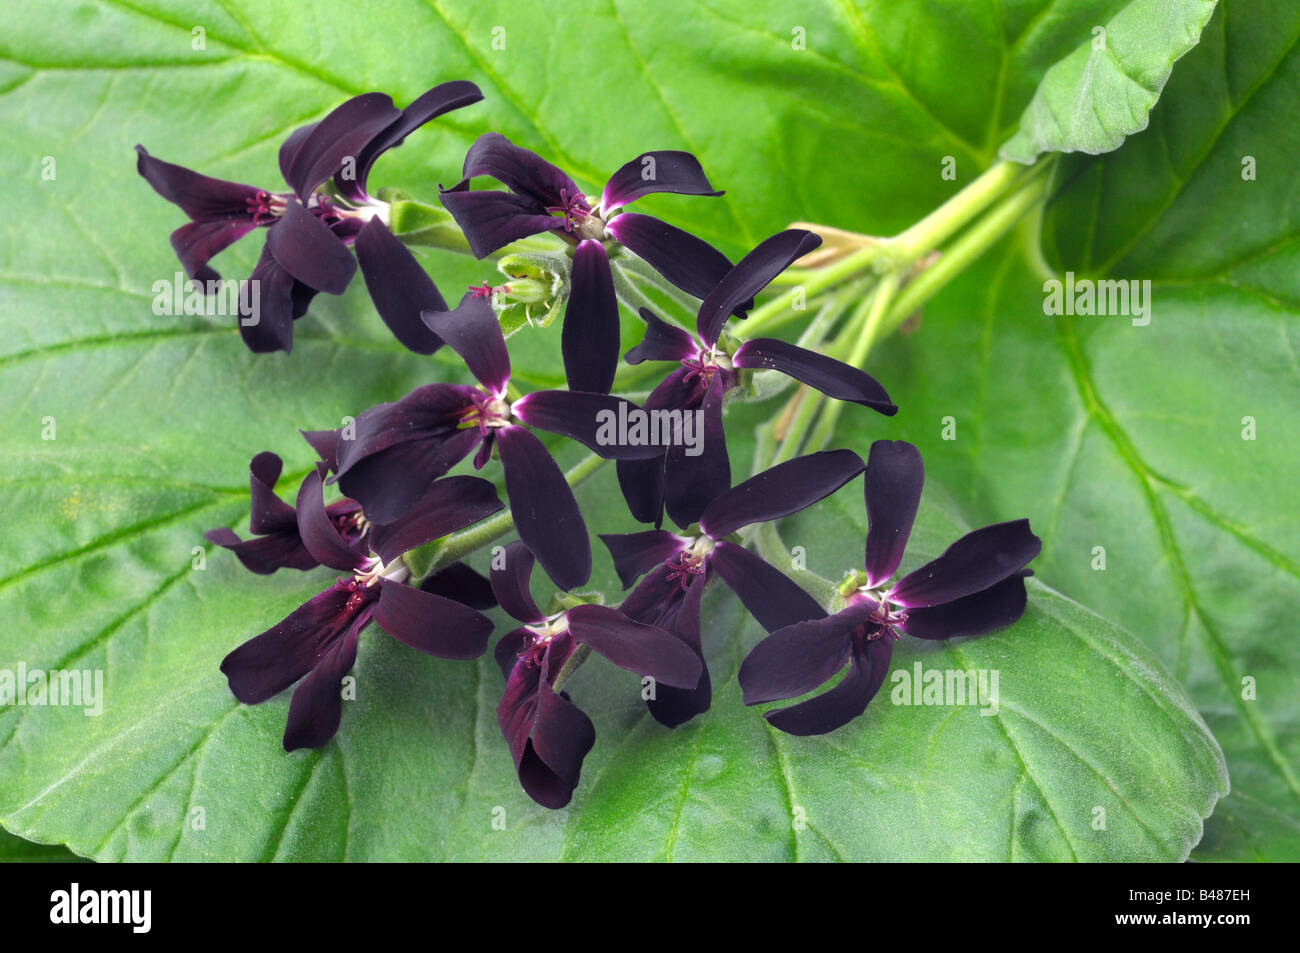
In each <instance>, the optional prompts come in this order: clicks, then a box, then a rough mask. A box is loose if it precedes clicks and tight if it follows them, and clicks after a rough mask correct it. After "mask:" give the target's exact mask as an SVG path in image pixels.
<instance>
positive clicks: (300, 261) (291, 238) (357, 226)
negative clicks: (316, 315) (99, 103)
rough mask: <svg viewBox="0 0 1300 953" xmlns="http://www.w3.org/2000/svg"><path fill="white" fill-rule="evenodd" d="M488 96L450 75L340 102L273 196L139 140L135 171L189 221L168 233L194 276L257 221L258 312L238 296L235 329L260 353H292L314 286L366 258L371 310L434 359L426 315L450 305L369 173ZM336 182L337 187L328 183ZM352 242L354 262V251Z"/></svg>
mask: <svg viewBox="0 0 1300 953" xmlns="http://www.w3.org/2000/svg"><path fill="white" fill-rule="evenodd" d="M482 98H483V95H482V93H480V92H479V89H478V87H477V86H475V85H474V84H473V83H468V82H464V81H455V82H450V83H443V84H442V85H440V86H436V87H434V88H433V89H431V90H429V91H428V92H427V93H425V94H424V95H423V96H421V97H420V98H419V99H417V100H415V101H414V102H413V103H411V105H409V106H407V107H406V108H405V109H398V108H397V107H396V106H394V105H393V101H392V99H391V98H390V97H389V96H387V95H385V94H383V93H365V94H363V95H361V96H356V97H353V98H352V99H349V100H348V101H347V102H345V103H343V104H342V105H341V106H339V107H338V108H337V109H335V110H334V111H333V112H331V113H330V114H329V115H328V116H326V117H325V118H324V119H322V120H321V121H320V122H318V123H314V124H312V125H310V126H304V127H302V128H301V129H298V130H297V131H296V132H294V133H293V134H292V135H291V136H289V138H288V139H286V140H285V141H284V144H283V145H281V146H280V172H281V174H282V175H283V176H284V180H285V181H286V182H287V183H289V186H290V188H291V189H292V191H290V192H285V193H276V192H268V191H267V190H265V189H259V188H256V187H254V186H251V185H241V184H239V183H237V182H227V181H224V180H221V179H214V178H210V177H209V176H206V175H200V174H199V173H197V172H192V171H190V170H189V169H186V168H184V167H182V166H178V165H173V164H172V163H170V162H163V161H162V160H160V159H155V158H154V157H153V156H151V155H149V153H148V152H146V151H145V149H144V147H143V146H136V151H137V152H138V153H139V158H138V160H137V163H136V168H137V170H138V171H139V173H140V175H142V176H143V177H144V178H145V180H146V181H148V183H149V184H150V185H152V186H153V187H154V190H155V191H157V192H158V194H159V195H161V196H162V197H163V198H165V199H167V200H168V201H170V202H174V203H175V204H176V205H179V206H180V207H181V209H182V210H183V211H184V212H185V214H186V215H188V216H189V217H190V219H191V221H190V222H189V223H187V224H185V225H182V226H181V227H180V228H178V229H176V231H174V232H172V236H171V242H172V248H174V249H175V250H176V254H177V256H178V257H179V258H180V260H181V264H182V266H184V268H185V272H186V274H187V275H189V276H190V278H192V279H194V280H196V281H198V282H200V283H206V282H208V281H212V280H216V279H218V278H219V277H220V276H219V275H218V274H217V272H216V271H215V270H214V269H213V268H212V267H211V266H210V265H209V264H208V261H209V260H210V259H211V258H212V257H213V256H215V255H216V254H217V253H218V252H220V251H222V250H223V249H225V248H227V247H228V246H230V245H232V244H233V243H234V242H236V241H238V240H239V239H240V238H243V237H244V236H245V235H247V234H248V233H249V232H251V231H253V230H254V229H256V228H262V227H264V228H266V229H267V233H266V245H265V246H264V247H263V249H262V255H261V258H259V259H258V262H257V265H256V266H255V267H254V268H253V273H252V275H251V276H250V280H252V281H256V282H257V284H256V285H254V286H253V288H254V290H253V292H252V293H253V294H256V295H257V296H258V297H257V307H256V309H255V310H253V309H251V308H249V306H248V304H249V297H248V294H244V295H241V309H242V310H243V311H244V313H243V314H241V320H240V333H241V334H242V335H243V336H244V341H245V343H246V344H247V345H248V347H249V348H250V349H251V350H253V351H258V352H263V351H276V350H281V351H288V350H290V348H291V347H292V346H293V322H294V320H295V319H296V318H300V317H302V316H303V315H304V314H306V313H307V307H308V305H309V304H310V302H311V299H312V298H313V297H315V295H316V293H317V292H320V291H324V292H327V293H329V294H342V293H343V291H344V289H346V288H347V286H348V283H349V282H350V281H351V280H352V276H353V274H355V272H356V269H357V262H360V265H361V272H362V275H363V276H364V277H365V281H366V287H367V288H368V289H369V291H370V294H371V297H372V298H373V299H374V303H375V308H376V309H377V310H378V311H379V314H380V316H381V317H382V318H383V319H384V321H385V323H386V324H387V325H388V326H389V328H390V329H391V330H392V332H393V333H394V334H395V335H396V336H397V338H398V340H400V341H401V342H402V343H403V344H405V345H406V346H407V347H408V348H410V349H411V350H413V351H416V352H417V353H420V354H432V353H433V352H434V351H435V350H437V348H438V347H439V345H440V344H441V342H440V341H439V340H438V339H437V337H436V336H435V335H433V333H432V332H430V331H429V329H428V328H426V327H425V326H424V324H423V323H422V322H421V321H420V312H421V311H422V310H426V309H436V310H443V309H445V308H446V307H447V305H446V302H445V301H444V300H443V298H442V296H441V295H440V294H439V293H438V289H437V287H436V286H435V285H434V283H433V281H432V279H430V278H429V276H428V273H427V272H425V270H424V269H423V268H422V267H421V266H420V264H419V263H418V262H417V261H416V260H415V258H414V257H412V255H411V253H410V251H408V250H407V248H406V246H405V245H403V244H402V243H401V242H400V241H399V240H398V239H397V238H396V237H395V236H394V235H393V233H392V232H391V231H389V229H388V226H387V225H386V224H385V221H384V219H385V217H386V216H387V214H388V205H387V203H385V202H381V201H378V200H376V199H374V198H372V197H371V196H370V194H369V193H368V192H367V191H366V180H367V178H368V176H369V174H370V168H371V166H372V165H373V164H374V161H375V160H376V159H377V158H378V157H379V156H380V155H382V154H383V153H384V152H386V151H387V150H389V149H391V148H393V147H394V146H397V145H400V144H401V143H402V140H403V139H405V137H406V136H407V135H408V134H409V133H411V132H413V131H414V130H415V129H417V128H419V127H420V126H421V125H423V124H424V123H426V122H428V121H429V120H431V119H434V118H436V117H437V116H440V115H442V114H443V113H446V112H448V111H450V110H453V109H459V108H460V107H462V106H468V105H470V104H471V103H475V102H478V101H479V100H480V99H482ZM331 180H332V188H326V186H327V184H328V183H330V182H331ZM353 245H355V246H356V253H357V260H356V261H354V260H353V258H352V255H351V253H350V252H349V251H348V248H349V247H350V246H353Z"/></svg>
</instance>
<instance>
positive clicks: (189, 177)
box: [135, 146, 262, 221]
mask: <svg viewBox="0 0 1300 953" xmlns="http://www.w3.org/2000/svg"><path fill="white" fill-rule="evenodd" d="M135 151H136V152H137V153H138V155H137V157H136V162H135V168H136V171H137V172H139V173H140V175H141V176H142V177H143V178H144V180H145V181H146V182H148V183H149V184H150V185H152V186H153V189H154V191H155V192H157V193H158V194H159V195H161V196H162V197H163V198H165V199H166V200H167V201H169V202H171V203H173V204H175V205H179V206H180V207H181V211H183V212H184V213H185V214H186V215H188V216H189V217H190V218H191V219H194V220H195V221H199V220H202V219H211V218H222V219H224V218H238V219H245V220H250V221H251V219H252V215H251V214H250V213H249V211H248V200H249V199H256V198H257V195H258V193H259V192H261V191H262V190H261V189H258V188H255V187H254V186H251V185H243V184H241V183H239V182H227V181H226V180H225V179H214V178H211V177H209V176H206V175H200V174H199V173H198V172H194V171H191V170H190V169H187V168H185V167H184V166H179V165H173V164H172V163H170V162H163V161H162V160H161V159H155V158H154V157H153V156H151V155H149V153H148V152H147V151H145V148H144V146H136V147H135Z"/></svg>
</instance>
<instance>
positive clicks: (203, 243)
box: [171, 218, 257, 282]
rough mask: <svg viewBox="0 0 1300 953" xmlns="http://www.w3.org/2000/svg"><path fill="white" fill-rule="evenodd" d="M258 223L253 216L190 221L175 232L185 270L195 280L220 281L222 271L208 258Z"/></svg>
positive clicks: (175, 246)
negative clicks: (218, 270) (211, 263)
mask: <svg viewBox="0 0 1300 953" xmlns="http://www.w3.org/2000/svg"><path fill="white" fill-rule="evenodd" d="M256 227H257V226H256V225H254V224H253V221H252V219H244V218H221V219H208V220H206V221H202V222H186V223H185V224H184V225H182V226H181V227H180V228H178V229H176V231H174V232H172V235H171V243H172V250H173V251H175V252H176V257H177V258H179V259H180V261H181V267H182V268H184V269H185V274H187V275H189V276H190V277H191V278H193V279H194V280H195V281H199V282H208V281H219V280H220V279H221V275H220V273H218V272H217V271H216V269H214V268H209V267H208V262H209V261H210V260H211V259H212V258H213V257H214V256H215V255H216V254H217V253H218V252H220V251H222V250H224V249H226V248H228V247H230V246H231V245H233V244H234V243H235V242H237V241H239V239H241V238H243V237H244V236H245V235H247V234H248V233H249V232H251V231H252V230H253V229H254V228H256Z"/></svg>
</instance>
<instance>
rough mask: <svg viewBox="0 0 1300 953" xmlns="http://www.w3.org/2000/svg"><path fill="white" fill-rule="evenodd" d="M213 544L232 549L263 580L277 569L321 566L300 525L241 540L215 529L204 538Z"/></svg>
mask: <svg viewBox="0 0 1300 953" xmlns="http://www.w3.org/2000/svg"><path fill="white" fill-rule="evenodd" d="M203 538H204V539H206V540H207V541H208V542H210V543H215V544H216V545H218V546H220V547H222V548H223V549H228V550H230V551H231V552H232V553H234V554H235V556H236V557H238V559H239V561H240V562H241V563H242V564H243V566H244V568H245V569H247V570H248V571H249V572H255V573H257V574H258V575H259V576H268V575H270V574H271V573H273V572H275V571H276V570H277V569H300V570H304V571H305V570H308V569H315V568H316V567H317V566H319V565H320V562H318V561H317V559H316V557H315V556H313V555H312V554H311V553H309V552H308V551H307V547H305V546H304V545H303V544H302V539H301V538H300V537H299V536H298V524H297V523H296V522H295V523H294V525H293V528H292V529H291V530H278V531H276V532H273V533H270V534H269V535H266V536H258V537H256V538H254V539H249V540H241V539H240V538H239V537H238V536H236V535H235V534H234V532H232V531H231V530H229V529H226V528H224V527H222V528H219V529H211V530H208V531H207V532H206V533H204V534H203Z"/></svg>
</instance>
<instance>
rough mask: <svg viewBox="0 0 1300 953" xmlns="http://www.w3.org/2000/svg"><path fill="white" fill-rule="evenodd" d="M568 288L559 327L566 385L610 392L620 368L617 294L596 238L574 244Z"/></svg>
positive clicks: (606, 259) (604, 255)
mask: <svg viewBox="0 0 1300 953" xmlns="http://www.w3.org/2000/svg"><path fill="white" fill-rule="evenodd" d="M569 289H570V290H569V301H568V304H566V305H565V308H564V326H563V328H562V329H561V331H560V347H561V350H562V351H563V354H564V375H565V377H566V378H567V380H568V382H569V390H580V391H589V392H591V393H596V394H608V393H609V389H610V388H611V387H613V386H614V371H615V370H617V369H618V340H619V320H618V298H617V297H615V295H614V278H613V276H612V275H611V274H610V270H609V258H608V256H606V254H605V247H604V246H603V245H601V243H600V242H597V241H592V240H591V239H586V240H584V241H582V242H580V243H579V244H578V248H577V250H576V251H574V253H573V271H572V274H571V276H570V281H569Z"/></svg>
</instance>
